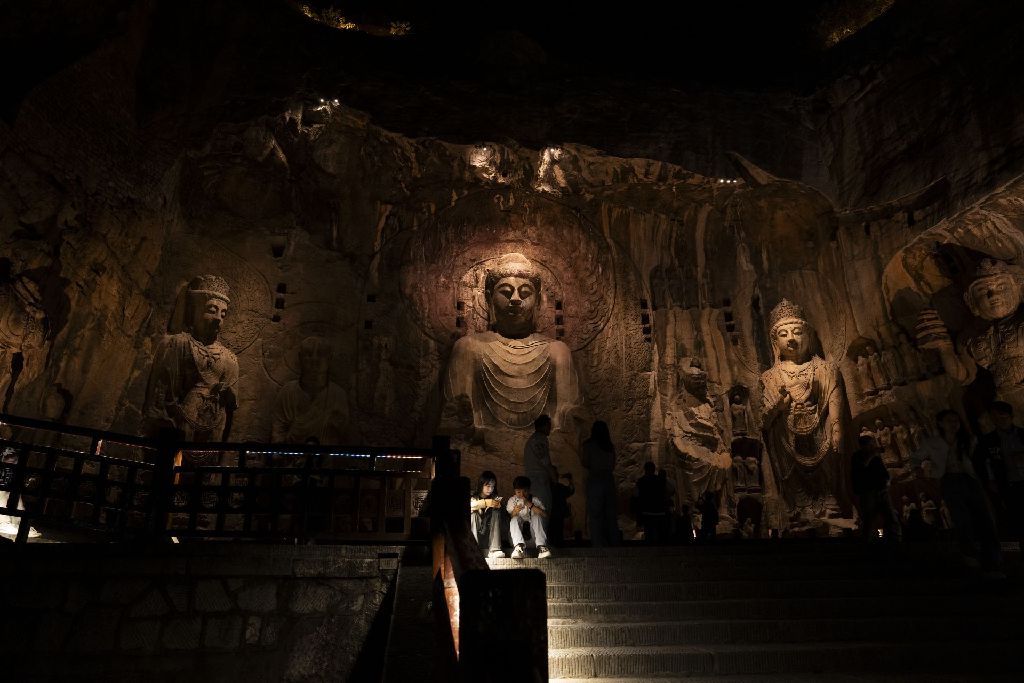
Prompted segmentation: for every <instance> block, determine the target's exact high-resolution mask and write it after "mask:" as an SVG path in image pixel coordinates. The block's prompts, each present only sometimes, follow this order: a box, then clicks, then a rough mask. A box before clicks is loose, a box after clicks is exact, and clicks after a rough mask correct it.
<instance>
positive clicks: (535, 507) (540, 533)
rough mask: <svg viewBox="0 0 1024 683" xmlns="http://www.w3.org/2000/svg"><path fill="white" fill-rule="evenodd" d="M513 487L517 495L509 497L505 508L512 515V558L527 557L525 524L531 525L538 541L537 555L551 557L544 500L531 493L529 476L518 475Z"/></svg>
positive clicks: (532, 532) (541, 557)
mask: <svg viewBox="0 0 1024 683" xmlns="http://www.w3.org/2000/svg"><path fill="white" fill-rule="evenodd" d="M512 489H513V490H514V491H515V495H513V496H512V497H511V498H509V499H508V503H507V504H506V506H505V509H506V510H508V514H509V515H510V516H511V517H512V522H511V533H512V543H513V544H514V545H515V548H514V549H513V550H512V559H513V560H521V559H523V558H524V557H526V541H525V539H524V538H523V524H529V525H530V533H531V534H532V535H533V540H534V541H535V542H536V543H537V557H538V558H540V559H544V558H546V557H551V550H550V549H549V548H548V536H547V533H546V532H545V531H544V523H543V522H544V519H545V518H546V517H547V516H548V513H547V510H546V509H545V507H544V501H542V500H541V499H540V498H538V497H537V496H534V495H531V494H530V479H529V478H528V477H516V478H515V480H514V481H513V482H512Z"/></svg>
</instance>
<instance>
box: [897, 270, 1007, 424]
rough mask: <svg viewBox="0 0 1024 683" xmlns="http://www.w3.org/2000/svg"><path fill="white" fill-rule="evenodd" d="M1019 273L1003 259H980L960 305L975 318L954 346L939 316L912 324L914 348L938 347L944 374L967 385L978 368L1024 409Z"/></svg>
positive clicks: (930, 312)
mask: <svg viewBox="0 0 1024 683" xmlns="http://www.w3.org/2000/svg"><path fill="white" fill-rule="evenodd" d="M1022 300H1024V272H1022V271H1021V269H1020V268H1019V267H1016V266H1012V265H1010V264H1008V263H1006V262H1005V261H998V260H995V259H984V260H983V261H982V262H981V264H980V265H979V267H978V270H977V271H976V273H975V277H974V280H973V281H972V282H971V284H970V286H969V287H968V288H967V291H966V292H965V293H964V301H965V302H966V303H967V306H968V308H970V310H971V313H972V314H974V316H975V318H976V320H975V323H974V324H973V325H971V326H970V327H968V328H967V329H966V330H964V331H963V332H962V333H961V334H960V335H959V336H958V338H957V343H956V345H954V343H953V339H952V338H951V337H950V334H949V331H948V330H947V329H946V325H945V323H944V322H943V321H942V319H941V318H940V317H939V314H938V312H936V311H934V310H931V309H928V310H924V311H922V312H921V314H920V316H919V317H918V322H917V329H916V334H917V340H918V346H919V347H921V348H925V349H937V350H938V352H939V357H940V358H941V359H942V367H943V368H944V369H945V371H946V373H947V374H948V375H949V376H950V377H952V378H953V379H955V380H956V381H958V382H960V383H961V384H970V383H971V382H973V381H974V378H975V377H976V376H977V374H978V367H983V368H985V369H987V370H988V371H989V372H990V373H992V379H993V380H994V382H995V385H996V390H997V392H998V393H999V395H1000V397H1001V398H1002V399H1003V400H1006V401H1008V402H1010V403H1011V404H1013V405H1014V407H1015V408H1017V409H1024V310H1022V309H1021V302H1022Z"/></svg>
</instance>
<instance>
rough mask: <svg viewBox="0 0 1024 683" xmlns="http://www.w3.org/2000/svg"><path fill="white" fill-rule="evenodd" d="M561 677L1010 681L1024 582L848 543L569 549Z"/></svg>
mask: <svg viewBox="0 0 1024 683" xmlns="http://www.w3.org/2000/svg"><path fill="white" fill-rule="evenodd" d="M489 562H490V565H491V567H492V568H493V569H499V570H500V569H505V568H513V567H537V568H539V569H541V570H543V571H544V573H545V574H546V576H547V590H548V648H549V656H548V662H549V669H550V677H551V680H552V681H562V682H563V683H570V682H577V681H582V680H591V679H601V680H602V681H604V682H605V683H607V682H608V681H620V682H625V681H631V682H638V681H646V680H651V679H656V680H657V681H658V683H666V682H667V681H672V680H680V681H682V680H685V681H688V682H689V683H699V681H702V680H707V681H714V682H715V683H726V682H728V681H760V682H764V683H768V682H771V683H776V682H780V683H781V681H826V682H833V681H834V682H836V683H838V682H840V681H842V682H843V683H852V682H854V681H873V682H881V681H920V682H923V681H942V682H944V681H950V682H952V681H958V682H960V681H981V680H985V681H1001V680H1007V681H1010V680H1014V681H1016V680H1021V679H1020V671H1022V670H1024V626H1022V624H1024V590H1021V589H1020V588H1019V586H1020V582H1019V581H1014V580H1011V581H1009V582H1002V583H1000V584H998V585H995V584H983V583H982V582H981V581H980V580H979V579H977V578H975V577H971V576H968V575H966V574H965V572H964V571H963V570H960V569H957V568H955V567H954V566H953V565H952V564H951V563H950V562H949V561H948V559H946V558H944V557H943V556H942V555H940V554H939V553H938V552H936V551H923V550H902V549H901V550H897V551H895V552H890V551H889V550H888V549H886V548H865V547H863V546H862V545H860V544H856V543H851V542H848V541H845V542H843V541H834V542H833V541H824V540H822V541H815V542H808V541H804V542H797V541H793V542H763V543H762V542H748V543H744V544H735V545H718V546H713V547H692V546H691V547H665V548H648V547H628V548H614V549H603V550H593V549H583V548H580V549H562V550H560V551H559V553H558V555H557V556H556V557H554V558H550V559H548V560H535V559H529V560H522V561H515V560H511V559H504V560H491V561H489Z"/></svg>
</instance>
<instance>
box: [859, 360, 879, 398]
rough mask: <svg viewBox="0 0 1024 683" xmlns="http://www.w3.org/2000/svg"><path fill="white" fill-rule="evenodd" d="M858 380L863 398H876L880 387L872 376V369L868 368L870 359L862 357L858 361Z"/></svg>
mask: <svg viewBox="0 0 1024 683" xmlns="http://www.w3.org/2000/svg"><path fill="white" fill-rule="evenodd" d="M857 379H858V383H859V384H860V388H861V391H860V392H859V393H860V395H861V396H862V397H868V396H874V395H875V394H877V393H878V387H877V386H876V385H875V380H874V378H873V377H872V375H871V368H870V367H869V366H868V357H867V356H861V357H859V358H858V359H857Z"/></svg>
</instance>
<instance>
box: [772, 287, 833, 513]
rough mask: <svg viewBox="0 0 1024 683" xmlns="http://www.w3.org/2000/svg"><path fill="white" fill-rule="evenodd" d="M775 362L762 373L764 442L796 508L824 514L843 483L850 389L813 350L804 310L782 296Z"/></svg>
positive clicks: (775, 321) (776, 313)
mask: <svg viewBox="0 0 1024 683" xmlns="http://www.w3.org/2000/svg"><path fill="white" fill-rule="evenodd" d="M769 326H770V332H769V334H770V337H771V342H772V349H773V357H774V358H775V359H776V362H775V364H774V365H773V366H772V367H771V368H770V369H768V370H767V371H765V372H764V373H762V375H761V398H762V416H763V421H764V432H765V444H766V446H767V448H768V455H769V458H770V461H771V466H772V469H773V471H774V473H775V480H776V483H777V486H778V487H779V489H780V490H779V493H780V494H781V495H782V498H783V500H784V501H785V502H786V504H787V505H788V507H789V508H790V511H791V513H794V514H799V515H800V516H802V517H820V516H822V515H823V513H825V512H826V511H827V508H829V507H834V506H835V503H836V501H835V495H836V493H837V491H838V490H839V489H840V487H841V482H840V449H841V448H842V443H843V438H844V431H843V430H844V423H843V418H844V416H845V414H846V404H845V401H846V392H845V390H844V388H843V380H842V375H840V373H839V369H838V368H837V366H836V365H835V363H832V362H830V361H826V360H824V359H822V358H821V357H819V356H817V355H815V354H814V353H813V352H812V349H811V339H812V334H813V329H812V328H811V326H810V325H809V324H808V322H807V320H806V318H805V317H804V314H803V311H802V309H801V308H800V307H799V306H797V305H796V304H793V303H792V302H790V301H787V300H785V299H783V300H782V301H781V302H779V305H778V306H776V307H775V309H774V310H772V312H771V316H770V318H769Z"/></svg>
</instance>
